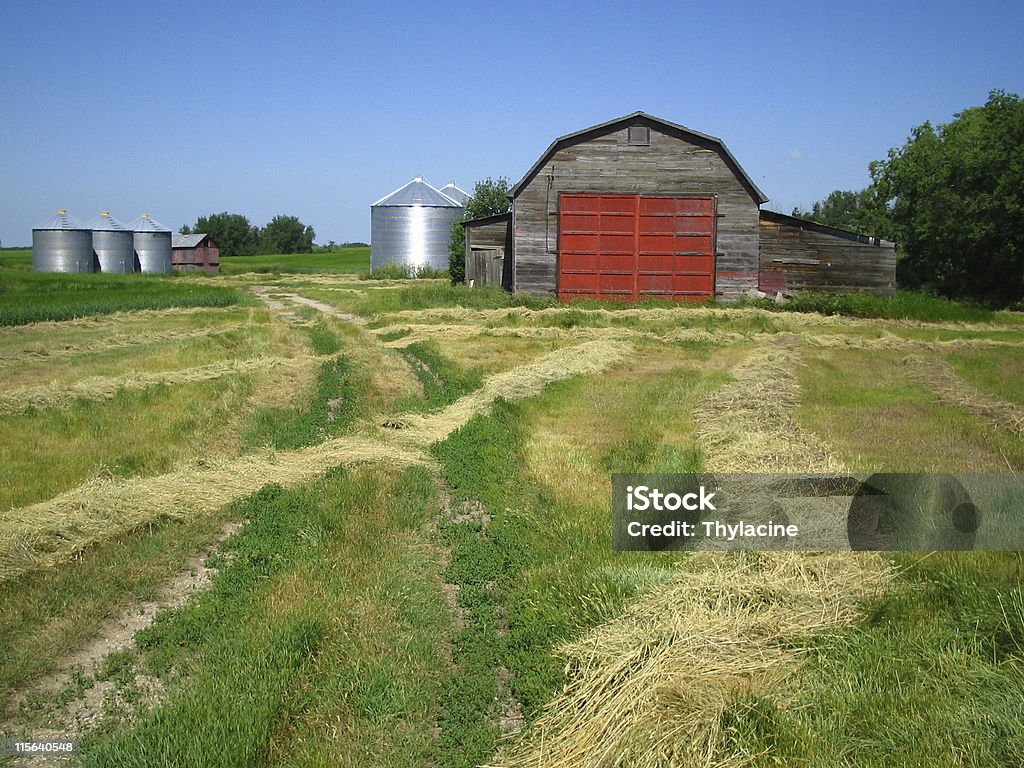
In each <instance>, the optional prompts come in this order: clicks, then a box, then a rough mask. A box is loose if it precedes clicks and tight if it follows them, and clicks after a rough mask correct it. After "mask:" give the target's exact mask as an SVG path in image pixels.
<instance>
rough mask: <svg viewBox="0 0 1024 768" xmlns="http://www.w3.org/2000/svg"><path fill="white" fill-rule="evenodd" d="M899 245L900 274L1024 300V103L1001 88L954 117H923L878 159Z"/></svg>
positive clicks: (879, 183)
mask: <svg viewBox="0 0 1024 768" xmlns="http://www.w3.org/2000/svg"><path fill="white" fill-rule="evenodd" d="M871 176H872V179H873V182H874V183H873V187H874V190H875V194H877V195H878V199H879V200H881V201H884V203H885V205H886V208H887V211H888V217H889V219H890V221H891V234H890V237H891V238H892V239H894V240H896V242H897V243H898V244H899V246H900V248H901V252H902V256H901V259H900V262H899V267H898V277H899V279H900V282H901V283H902V284H904V285H908V286H910V287H926V288H932V289H934V290H936V291H938V292H939V293H942V294H944V295H946V296H950V297H953V298H972V299H980V300H983V301H989V302H993V303H998V304H1009V303H1012V302H1015V301H1020V300H1021V299H1022V298H1024V101H1022V100H1021V98H1020V97H1019V96H1018V95H1016V94H1009V93H1006V92H1004V91H998V90H997V91H992V92H991V93H990V94H989V99H988V102H986V104H985V105H984V106H981V107H972V108H970V109H966V110H964V111H963V112H960V113H959V114H957V115H955V119H954V120H953V121H952V122H950V123H947V124H944V125H938V126H932V125H931V123H924V124H923V125H920V126H918V127H917V128H915V129H914V130H913V132H912V133H911V135H910V137H909V139H908V140H907V143H906V144H905V145H904V146H903V147H900V148H898V149H895V148H894V149H891V150H889V156H888V158H887V159H886V160H881V161H878V162H875V163H872V164H871Z"/></svg>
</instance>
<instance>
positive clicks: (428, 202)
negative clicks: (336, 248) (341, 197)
mask: <svg viewBox="0 0 1024 768" xmlns="http://www.w3.org/2000/svg"><path fill="white" fill-rule="evenodd" d="M462 211H463V209H462V206H461V205H459V204H458V203H457V202H455V201H454V200H452V199H451V198H450V197H448V196H447V195H444V194H442V193H441V192H440V191H438V190H436V189H434V188H433V187H432V186H430V184H428V183H427V182H426V181H424V180H423V179H422V178H419V177H417V178H415V179H413V180H412V181H410V182H409V183H408V184H406V185H405V186H403V187H399V188H398V189H396V190H395V191H394V192H392V193H391V194H390V195H387V196H386V197H382V198H381V199H380V200H378V201H377V202H376V203H374V204H373V205H371V206H370V246H371V247H370V270H371V271H376V270H378V269H380V268H381V267H382V266H384V265H385V264H406V265H409V266H410V267H413V268H415V269H421V268H423V267H430V268H432V269H447V268H448V241H449V240H450V239H451V234H452V225H453V224H454V223H455V221H456V220H457V219H458V218H459V217H460V216H461V215H462Z"/></svg>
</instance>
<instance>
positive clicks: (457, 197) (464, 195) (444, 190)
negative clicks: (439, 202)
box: [441, 181, 470, 205]
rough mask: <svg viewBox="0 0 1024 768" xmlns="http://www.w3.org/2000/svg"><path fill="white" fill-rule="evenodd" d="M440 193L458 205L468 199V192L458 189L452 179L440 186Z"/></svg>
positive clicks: (463, 203)
mask: <svg viewBox="0 0 1024 768" xmlns="http://www.w3.org/2000/svg"><path fill="white" fill-rule="evenodd" d="M441 194H442V195H444V196H445V197H450V198H451V199H452V200H454V201H455V202H456V203H458V204H459V205H465V204H466V201H467V200H469V198H470V194H469V192H467V191H466V190H464V189H460V188H459V187H458V186H456V184H455V182H454V181H449V182H448V183H447V184H445V185H444V186H443V187H441Z"/></svg>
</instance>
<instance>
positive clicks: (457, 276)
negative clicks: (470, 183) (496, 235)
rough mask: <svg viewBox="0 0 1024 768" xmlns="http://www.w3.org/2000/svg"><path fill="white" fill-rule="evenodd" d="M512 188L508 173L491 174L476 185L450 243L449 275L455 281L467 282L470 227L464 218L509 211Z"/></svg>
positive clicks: (454, 228)
mask: <svg viewBox="0 0 1024 768" xmlns="http://www.w3.org/2000/svg"><path fill="white" fill-rule="evenodd" d="M511 188H512V187H511V184H510V182H509V180H508V179H506V178H505V177H504V176H499V177H498V178H497V179H492V178H491V177H490V176H488V177H487V178H486V179H484V180H483V181H478V182H477V183H476V185H475V186H474V187H473V194H472V195H471V196H470V198H469V200H467V201H466V205H465V213H464V214H463V216H462V218H461V219H459V220H458V221H457V222H455V226H453V227H452V237H451V240H450V241H449V243H448V275H449V276H450V277H451V281H452V283H464V282H466V230H465V228H464V227H463V226H462V222H464V221H469V220H470V219H479V218H482V217H484V216H494V215H496V214H499V213H507V212H508V209H509V208H510V207H511V205H512V200H511V199H510V198H509V191H510V190H511Z"/></svg>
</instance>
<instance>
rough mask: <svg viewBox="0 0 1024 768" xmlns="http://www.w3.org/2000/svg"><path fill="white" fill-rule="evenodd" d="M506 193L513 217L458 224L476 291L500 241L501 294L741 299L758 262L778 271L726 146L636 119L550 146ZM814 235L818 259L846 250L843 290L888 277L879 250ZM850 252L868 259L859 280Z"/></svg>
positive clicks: (756, 279)
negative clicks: (868, 264) (866, 271)
mask: <svg viewBox="0 0 1024 768" xmlns="http://www.w3.org/2000/svg"><path fill="white" fill-rule="evenodd" d="M510 197H511V199H512V205H511V211H510V212H509V214H506V215H505V216H503V217H489V218H488V219H481V220H476V221H472V222H467V224H466V273H467V279H471V276H472V279H474V280H475V281H476V282H477V283H478V284H479V283H492V282H494V280H493V279H492V278H493V275H494V274H495V272H496V268H495V266H494V265H493V264H491V262H489V261H488V258H487V256H486V255H485V254H483V253H482V252H483V251H487V250H491V251H494V250H495V249H497V248H498V247H499V244H500V243H501V242H504V243H505V246H504V250H503V252H502V254H501V259H502V267H503V271H502V275H503V279H502V284H503V285H504V286H505V287H506V288H507V289H508V290H512V291H523V292H526V293H531V294H552V293H553V294H557V296H558V297H559V298H560V299H573V298H599V299H618V300H623V301H637V300H640V299H645V298H661V299H670V300H674V301H683V300H693V301H704V300H708V299H711V298H719V299H725V300H729V299H737V298H740V297H741V296H744V295H747V294H750V293H752V292H756V291H758V289H759V288H761V285H762V282H763V281H762V266H763V264H765V260H766V259H767V260H768V261H769V262H770V263H771V264H772V265H777V264H778V262H777V261H774V259H776V258H779V257H777V256H776V250H775V249H776V248H777V247H781V246H779V243H780V239H779V238H777V237H774V235H775V234H776V233H775V232H771V233H769V234H768V236H767V238H766V239H765V242H764V243H762V236H763V235H764V232H765V227H766V225H765V224H764V223H763V221H764V220H763V219H762V212H761V210H760V206H761V205H762V204H763V203H765V202H767V200H768V199H767V198H766V197H765V195H764V193H762V192H761V190H760V189H758V188H757V185H756V184H754V182H753V181H752V180H751V178H750V176H749V175H748V174H747V173H746V171H744V170H743V168H742V167H741V166H740V164H739V163H738V162H737V160H736V158H735V157H733V155H732V153H731V152H729V150H728V148H727V147H726V146H725V143H724V142H723V141H722V140H721V139H718V138H715V137H713V136H708V135H707V134H704V133H700V132H698V131H694V130H692V129H690V128H686V127H684V126H682V125H678V124H676V123H671V122H669V121H667V120H662V119H660V118H657V117H653V116H652V115H648V114H646V113H644V112H634V113H633V114H630V115H626V116H625V117H620V118H617V119H615V120H610V121H608V122H606V123H601V124H600V125H595V126H592V127H590V128H586V129H584V130H582V131H577V132H576V133H570V134H568V135H566V136H562V137H561V138H558V139H556V140H555V141H554V142H553V143H552V144H551V146H549V147H548V148H547V150H546V151H545V152H544V154H543V155H541V157H540V159H538V160H537V162H536V163H534V165H533V167H532V168H530V170H529V171H528V172H527V173H526V175H525V176H523V178H522V179H521V180H520V181H519V182H518V183H517V184H516V185H515V186H514V187H513V188H512V190H511V193H510ZM787 226H788V225H787ZM503 235H504V237H503ZM818 235H820V236H821V238H818V239H815V242H814V244H813V247H814V248H816V249H818V250H819V251H820V253H821V254H825V253H826V252H828V251H830V249H838V250H839V251H843V252H844V253H845V254H846V256H845V257H844V258H845V259H846V261H847V263H849V265H850V266H851V269H848V270H846V271H845V272H844V275H843V280H844V283H843V284H844V285H846V286H847V288H846V289H848V290H877V289H878V288H879V286H880V284H881V283H880V281H879V278H880V277H884V276H883V275H882V273H883V272H884V273H885V275H888V274H890V273H891V275H892V278H893V280H894V278H895V268H894V265H893V266H892V268H891V269H890V265H889V262H888V261H887V258H888V257H887V256H884V255H881V254H880V253H879V252H878V251H877V246H876V251H870V252H869V251H864V250H860V249H857V248H851V241H850V240H849V239H848V238H847V237H846V236H845V235H840V234H837V233H826V232H822V231H817V232H815V236H816V237H817V236H818ZM829 238H831V239H829ZM888 245H891V244H888ZM490 256H491V257H492V260H493V261H497V255H496V253H491V254H490ZM858 256H860V257H861V258H865V259H867V260H868V261H872V260H873V261H872V267H871V269H870V270H869V272H871V273H872V274H870V275H868V276H867V278H866V280H865V281H864V282H863V284H861V283H860V282H859V281H858V278H857V275H856V263H857V258H858ZM820 260H821V257H819V261H820ZM841 260H842V259H838V258H837V259H832V260H830V259H829V258H827V257H825V263H830V264H831V263H833V262H836V261H841ZM488 266H490V270H491V271H490V273H489V275H491V277H489V276H488V275H485V274H483V273H484V272H486V271H487V269H488ZM886 270H889V272H886ZM771 271H773V273H775V274H777V273H778V271H779V270H778V269H775V268H774V267H773V268H772V270H771ZM830 275H831V277H835V278H838V277H839V275H838V273H836V272H833V273H830ZM823 279H824V278H823ZM768 282H771V278H770V279H769V281H768ZM798 282H799V281H797V280H793V281H792V283H793V285H794V286H796V285H797V283H798ZM817 282H818V283H822V280H818V281H817ZM825 282H827V280H825ZM881 282H882V283H884V282H885V280H884V279H882V280H881ZM788 284H789V282H787V285H788ZM837 284H838V283H837ZM883 290H884V289H883Z"/></svg>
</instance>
